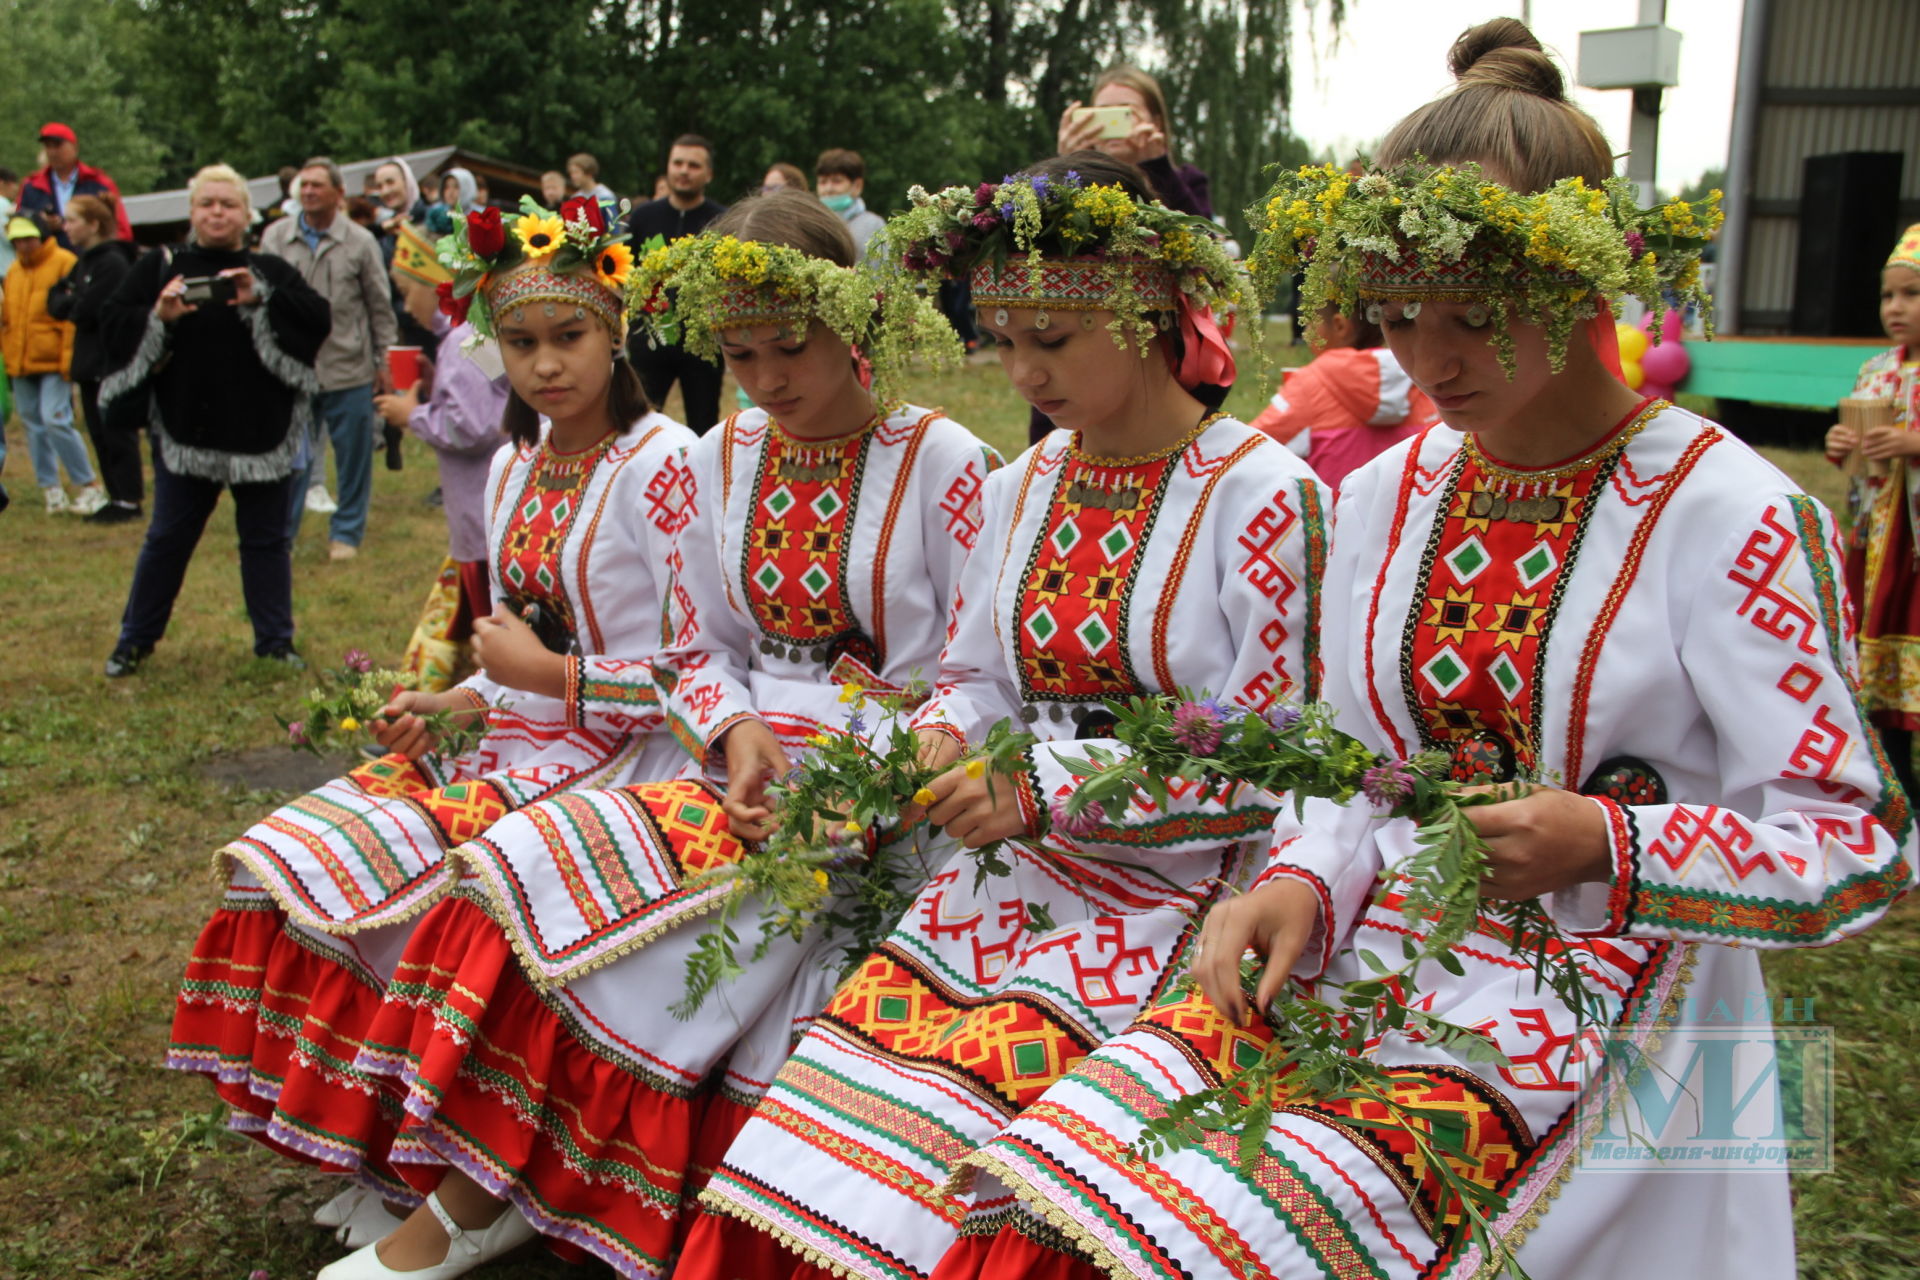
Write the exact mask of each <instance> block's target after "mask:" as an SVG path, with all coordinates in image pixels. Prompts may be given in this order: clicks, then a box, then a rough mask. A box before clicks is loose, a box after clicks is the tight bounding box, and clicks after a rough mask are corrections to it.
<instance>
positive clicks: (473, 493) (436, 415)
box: [373, 225, 509, 693]
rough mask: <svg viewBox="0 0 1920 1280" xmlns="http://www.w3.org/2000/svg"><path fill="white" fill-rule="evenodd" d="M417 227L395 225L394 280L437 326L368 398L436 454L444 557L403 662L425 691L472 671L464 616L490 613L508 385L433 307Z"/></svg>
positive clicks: (425, 250)
mask: <svg viewBox="0 0 1920 1280" xmlns="http://www.w3.org/2000/svg"><path fill="white" fill-rule="evenodd" d="M452 280H453V272H451V271H449V270H448V269H447V268H446V267H445V266H443V265H442V264H441V262H440V260H439V258H438V257H437V256H436V255H435V253H434V249H433V246H432V245H430V244H428V243H427V241H426V238H425V237H423V236H422V235H421V234H420V233H419V232H418V231H417V230H416V229H414V228H413V227H410V226H405V225H403V226H401V228H400V236H399V244H398V245H397V246H396V248H395V250H394V255H393V283H394V286H395V287H396V288H397V289H398V290H399V292H400V296H401V299H402V301H403V305H404V306H405V307H406V308H407V312H408V314H409V317H410V318H411V319H412V320H414V321H415V322H416V323H418V324H419V325H421V326H423V327H426V328H430V329H432V330H434V331H436V333H437V336H436V337H435V338H434V339H433V340H434V341H435V342H437V343H438V344H439V349H438V350H437V351H434V348H433V347H431V346H429V347H428V348H427V350H429V351H434V356H435V358H434V361H433V363H432V365H431V366H426V362H425V361H422V365H423V366H426V367H424V368H423V371H422V374H421V379H420V381H419V382H417V383H415V384H414V385H413V386H412V387H409V388H408V389H406V390H405V391H400V392H396V393H394V394H392V395H385V396H377V397H375V399H374V402H373V407H374V411H375V412H377V413H378V414H379V415H380V416H381V418H382V419H384V420H385V421H386V423H387V424H388V425H389V426H394V427H401V428H404V429H405V430H407V431H410V432H412V433H413V434H414V436H416V437H417V438H419V439H420V440H423V441H425V442H426V443H427V445H428V446H429V447H431V448H432V449H433V452H434V454H435V455H436V456H437V457H438V458H439V461H440V491H441V493H442V494H443V495H444V501H443V506H444V507H445V510H446V516H447V559H446V561H445V563H443V564H442V565H441V566H440V572H439V574H438V575H437V576H436V577H435V580H434V584H433V588H432V589H431V590H430V591H429V592H428V594H427V605H426V609H425V610H424V612H423V613H422V615H421V618H420V622H419V624H418V625H417V626H415V627H414V629H413V638H412V639H411V640H410V641H408V643H407V653H406V658H405V660H404V661H403V662H402V664H401V668H402V670H405V671H409V672H412V673H413V674H414V675H415V676H417V677H418V678H419V684H418V685H417V686H416V687H417V688H419V689H422V690H425V691H426V692H429V693H434V692H438V691H440V690H442V689H447V688H450V687H451V686H452V685H453V683H454V682H455V681H456V680H459V679H460V678H461V677H463V676H465V675H466V674H467V673H468V671H470V670H471V669H472V663H471V660H470V648H471V645H470V641H471V640H472V637H473V620H474V619H475V618H484V617H486V616H487V615H488V614H490V613H492V612H493V597H492V595H491V594H490V592H489V589H488V586H487V512H486V487H487V469H488V466H489V465H490V463H491V461H492V459H493V454H494V451H495V450H497V449H498V448H499V447H500V446H501V445H502V444H503V443H505V441H506V438H507V433H506V427H505V425H504V424H505V415H506V410H507V396H508V394H509V387H508V385H507V377H506V374H505V372H504V371H503V372H499V373H497V374H496V373H491V372H489V371H487V370H486V369H483V368H482V367H481V366H480V365H479V364H478V363H477V362H476V361H475V360H474V359H473V357H472V356H470V355H469V354H468V353H467V351H466V348H465V343H466V340H467V339H468V338H469V337H471V336H473V333H474V328H473V326H472V325H471V324H468V323H465V322H462V323H460V324H453V323H452V322H451V321H450V320H449V319H448V317H447V316H446V315H445V314H443V313H442V312H441V311H440V297H439V294H438V293H437V292H435V290H436V288H437V286H439V285H441V284H446V283H451V282H452Z"/></svg>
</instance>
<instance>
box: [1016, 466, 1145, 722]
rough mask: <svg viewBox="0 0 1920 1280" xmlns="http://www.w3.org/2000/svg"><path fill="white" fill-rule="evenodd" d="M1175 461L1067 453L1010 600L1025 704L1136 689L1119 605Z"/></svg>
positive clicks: (1129, 590) (1130, 586)
mask: <svg viewBox="0 0 1920 1280" xmlns="http://www.w3.org/2000/svg"><path fill="white" fill-rule="evenodd" d="M1178 458H1179V455H1178V454H1175V455H1174V456H1171V457H1166V458H1158V459H1155V460H1153V461H1151V462H1146V463H1140V464H1137V465H1134V466H1129V467H1115V466H1096V465H1094V464H1093V463H1092V462H1090V461H1087V460H1085V459H1082V458H1079V457H1077V456H1076V457H1070V458H1069V460H1068V462H1067V465H1066V466H1065V468H1063V470H1062V474H1061V477H1060V480H1059V482H1058V487H1057V488H1056V489H1055V490H1054V500H1053V505H1052V507H1051V509H1050V510H1049V511H1048V513H1047V518H1046V519H1045V520H1044V521H1042V523H1041V526H1040V533H1039V536H1038V537H1037V538H1035V539H1034V544H1033V550H1032V551H1031V552H1030V553H1029V555H1028V557H1027V567H1026V576H1025V578H1024V579H1023V580H1022V587H1021V592H1020V595H1019V596H1018V598H1017V599H1016V600H1015V603H1014V609H1015V615H1014V616H1015V618H1016V620H1017V621H1018V623H1019V625H1018V627H1016V628H1015V636H1016V645H1017V648H1018V651H1019V664H1018V669H1019V673H1020V688H1021V693H1022V695H1023V696H1024V698H1025V700H1026V701H1028V702H1040V701H1047V702H1080V701H1087V700H1091V699H1098V698H1110V697H1114V696H1116V695H1124V694H1131V693H1138V692H1140V691H1141V688H1142V686H1141V684H1140V681H1139V679H1138V678H1137V677H1136V676H1135V675H1134V672H1133V669H1132V665H1131V663H1130V661H1129V659H1128V653H1127V619H1128V608H1129V605H1130V603H1131V600H1132V596H1133V590H1134V584H1135V580H1136V578H1137V576H1138V573H1139V568H1140V549H1141V548H1142V547H1143V546H1145V545H1146V543H1147V541H1148V539H1149V535H1150V534H1151V533H1152V530H1153V524H1154V518H1155V516H1156V514H1157V513H1158V511H1159V509H1160V500H1161V497H1162V495H1163V494H1164V492H1165V489H1166V486H1167V483H1168V481H1169V480H1171V478H1172V476H1173V472H1174V465H1175V463H1176V462H1177V461H1178Z"/></svg>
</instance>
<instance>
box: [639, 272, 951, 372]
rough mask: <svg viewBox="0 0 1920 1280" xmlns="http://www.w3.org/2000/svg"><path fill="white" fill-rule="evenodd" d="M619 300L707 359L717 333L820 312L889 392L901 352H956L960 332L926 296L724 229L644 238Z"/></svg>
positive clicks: (713, 356) (946, 356)
mask: <svg viewBox="0 0 1920 1280" xmlns="http://www.w3.org/2000/svg"><path fill="white" fill-rule="evenodd" d="M627 309H628V312H629V313H630V314H632V315H633V316H634V317H635V318H636V319H637V320H638V321H639V322H640V323H641V324H644V325H645V326H646V327H647V330H648V332H650V333H651V334H653V336H654V337H655V338H656V339H657V340H658V341H660V342H663V343H670V344H678V345H680V346H682V347H684V348H686V350H688V351H691V352H692V353H693V354H695V355H697V356H699V357H701V358H702V359H706V360H718V359H719V358H720V334H721V333H722V332H724V331H726V330H729V329H749V328H755V327H758V326H762V325H781V326H789V327H798V328H800V329H802V330H804V329H805V328H806V326H807V322H808V321H809V320H819V321H820V322H821V323H822V324H824V325H826V326H827V328H829V329H831V330H833V332H834V334H835V335H837V336H838V337H839V338H840V340H841V341H842V342H845V343H846V344H847V345H848V346H851V347H855V348H857V349H858V350H859V352H860V354H861V355H862V356H863V357H864V358H865V359H866V361H867V363H868V364H869V365H870V366H871V367H872V369H873V381H874V385H873V390H874V394H875V395H877V396H878V397H880V398H881V399H882V400H887V399H891V398H892V397H893V396H895V395H896V394H897V392H898V386H897V383H898V379H899V374H900V371H901V369H902V368H904V366H905V364H906V362H907V358H908V357H909V356H912V355H919V356H923V357H926V358H928V359H931V360H933V361H934V362H935V363H939V364H956V363H958V362H959V360H960V356H961V348H960V341H959V339H958V338H957V337H956V336H955V335H954V332H953V326H952V325H950V324H948V323H947V320H946V317H945V316H943V315H941V314H940V312H939V310H938V309H937V308H936V307H934V306H933V305H932V304H931V303H930V302H929V301H928V300H927V299H926V298H924V297H921V296H920V295H919V294H918V293H916V292H915V291H914V290H912V289H887V288H884V287H883V286H882V285H881V283H880V282H879V281H878V280H876V279H875V278H874V277H873V276H872V275H870V274H868V273H866V272H863V271H860V270H857V269H855V268H852V267H843V266H840V265H838V264H837V263H833V262H828V261H827V260H826V259H824V258H815V257H811V256H809V255H808V254H805V253H803V252H801V251H800V250H798V249H795V248H793V247H792V246H791V245H784V244H768V243H765V242H763V241H759V240H740V239H737V238H736V237H734V236H730V235H718V236H716V235H711V234H706V235H698V236H687V237H684V238H682V239H679V240H675V241H674V242H673V243H672V244H665V243H663V242H661V241H659V240H650V241H648V242H647V244H646V245H645V246H644V247H643V252H642V253H641V256H640V261H639V263H638V264H637V266H636V267H635V268H634V271H633V276H632V278H631V280H630V281H629V282H628V285H627Z"/></svg>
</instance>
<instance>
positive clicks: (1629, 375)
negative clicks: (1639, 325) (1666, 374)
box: [1620, 330, 1647, 391]
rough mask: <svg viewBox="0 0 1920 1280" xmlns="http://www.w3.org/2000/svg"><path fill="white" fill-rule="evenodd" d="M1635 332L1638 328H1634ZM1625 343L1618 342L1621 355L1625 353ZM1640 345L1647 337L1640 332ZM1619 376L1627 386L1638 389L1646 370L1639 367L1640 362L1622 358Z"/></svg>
mask: <svg viewBox="0 0 1920 1280" xmlns="http://www.w3.org/2000/svg"><path fill="white" fill-rule="evenodd" d="M1635 332H1638V330H1635ZM1626 345H1627V344H1626V343H1624V342H1623V343H1621V344H1620V346H1621V348H1622V350H1621V353H1620V354H1621V355H1623V356H1624V355H1625V354H1626V351H1625V347H1626ZM1640 345H1641V346H1643V347H1644V346H1646V345H1647V339H1646V335H1645V334H1642V335H1641V337H1640ZM1620 377H1621V380H1622V381H1624V382H1625V383H1626V384H1627V385H1628V386H1629V387H1632V388H1633V389H1634V390H1635V391H1638V390H1639V389H1640V384H1641V383H1643V382H1645V381H1646V380H1647V373H1646V370H1644V369H1642V368H1641V367H1640V362H1639V361H1638V360H1622V361H1621V362H1620Z"/></svg>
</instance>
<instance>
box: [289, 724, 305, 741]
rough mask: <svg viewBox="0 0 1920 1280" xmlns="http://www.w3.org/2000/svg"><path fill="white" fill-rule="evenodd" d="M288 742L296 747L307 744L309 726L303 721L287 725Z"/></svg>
mask: <svg viewBox="0 0 1920 1280" xmlns="http://www.w3.org/2000/svg"><path fill="white" fill-rule="evenodd" d="M287 741H288V742H291V743H292V744H293V745H294V746H296V747H303V746H305V745H306V744H307V725H306V722H305V721H303V720H293V721H290V722H288V724H287Z"/></svg>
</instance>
